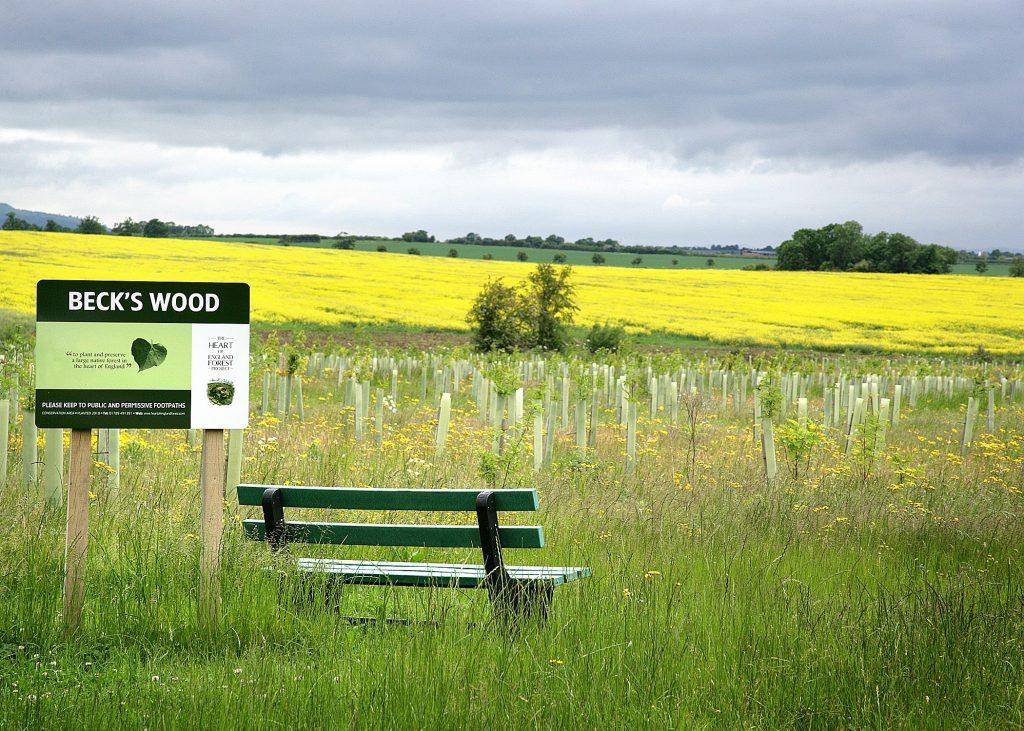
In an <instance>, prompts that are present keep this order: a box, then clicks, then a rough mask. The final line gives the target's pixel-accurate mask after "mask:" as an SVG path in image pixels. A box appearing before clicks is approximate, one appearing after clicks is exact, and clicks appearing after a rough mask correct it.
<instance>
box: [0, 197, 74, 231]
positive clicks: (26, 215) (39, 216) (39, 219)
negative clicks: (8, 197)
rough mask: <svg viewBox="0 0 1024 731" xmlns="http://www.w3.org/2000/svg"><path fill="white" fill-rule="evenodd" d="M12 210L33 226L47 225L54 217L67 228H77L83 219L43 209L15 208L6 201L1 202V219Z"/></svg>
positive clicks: (55, 221)
mask: <svg viewBox="0 0 1024 731" xmlns="http://www.w3.org/2000/svg"><path fill="white" fill-rule="evenodd" d="M10 211H14V215H15V216H17V217H18V218H22V219H24V220H26V221H28V222H29V223H31V224H32V225H33V226H39V227H40V228H42V227H43V226H45V225H46V221H47V220H48V219H51V218H52V219H53V222H54V223H56V224H58V225H60V226H64V227H65V228H75V227H76V226H77V225H78V222H79V221H81V220H82V219H80V218H75V217H74V216H62V215H60V214H59V213H43V212H41V211H25V210H22V209H21V208H15V207H14V206H10V205H8V204H6V203H0V221H2V220H3V219H5V218H7V214H8V213H9V212H10Z"/></svg>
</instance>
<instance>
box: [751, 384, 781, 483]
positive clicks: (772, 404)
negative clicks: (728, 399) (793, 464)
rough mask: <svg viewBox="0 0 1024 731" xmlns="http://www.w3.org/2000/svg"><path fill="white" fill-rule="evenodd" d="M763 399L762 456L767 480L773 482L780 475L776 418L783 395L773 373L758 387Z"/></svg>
mask: <svg viewBox="0 0 1024 731" xmlns="http://www.w3.org/2000/svg"><path fill="white" fill-rule="evenodd" d="M757 389H758V393H759V394H760V397H761V399H760V400H761V454H762V457H763V459H764V474H765V478H766V479H767V480H768V481H769V482H771V481H772V480H774V479H775V476H776V474H777V473H778V466H777V462H776V457H775V424H774V421H773V419H774V417H775V415H776V414H777V413H779V408H780V405H781V401H782V393H781V392H780V390H779V387H778V385H777V384H776V382H775V377H774V375H773V374H772V373H771V372H768V373H765V374H764V376H763V377H762V378H761V381H760V383H758V385H757Z"/></svg>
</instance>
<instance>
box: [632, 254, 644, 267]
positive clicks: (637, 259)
mask: <svg viewBox="0 0 1024 731" xmlns="http://www.w3.org/2000/svg"><path fill="white" fill-rule="evenodd" d="M643 261H644V258H643V257H642V256H634V257H633V266H635V267H638V266H640V265H641V264H642V263H643Z"/></svg>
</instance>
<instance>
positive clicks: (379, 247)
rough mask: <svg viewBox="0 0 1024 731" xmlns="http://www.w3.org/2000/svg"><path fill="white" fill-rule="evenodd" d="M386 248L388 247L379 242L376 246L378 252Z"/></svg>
mask: <svg viewBox="0 0 1024 731" xmlns="http://www.w3.org/2000/svg"><path fill="white" fill-rule="evenodd" d="M387 250H388V247H386V246H385V245H384V244H381V245H380V246H378V247H377V251H380V252H385V251H387Z"/></svg>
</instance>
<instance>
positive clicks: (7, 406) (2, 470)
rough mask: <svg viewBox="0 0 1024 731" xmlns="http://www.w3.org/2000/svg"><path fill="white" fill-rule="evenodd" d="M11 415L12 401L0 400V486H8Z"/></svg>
mask: <svg viewBox="0 0 1024 731" xmlns="http://www.w3.org/2000/svg"><path fill="white" fill-rule="evenodd" d="M10 414H11V402H10V400H9V399H0V486H3V485H6V484H7V451H8V449H9V446H10V443H11V435H10V428H11V423H10V418H11V417H10Z"/></svg>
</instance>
